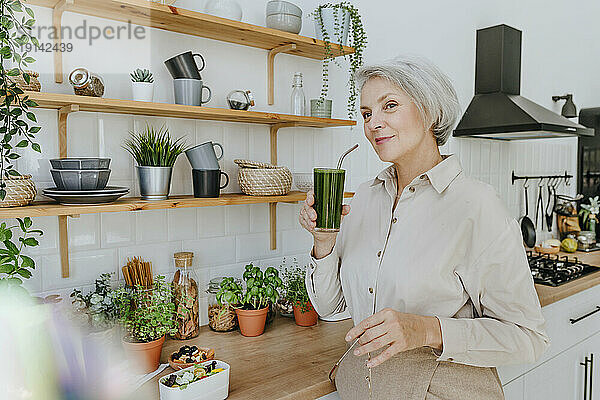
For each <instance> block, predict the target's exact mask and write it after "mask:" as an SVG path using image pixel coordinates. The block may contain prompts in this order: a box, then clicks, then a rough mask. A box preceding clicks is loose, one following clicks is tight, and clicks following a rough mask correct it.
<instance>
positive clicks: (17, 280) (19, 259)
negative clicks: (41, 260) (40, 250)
mask: <svg viewBox="0 0 600 400" xmlns="http://www.w3.org/2000/svg"><path fill="white" fill-rule="evenodd" d="M17 221H18V222H19V225H15V226H7V225H6V222H2V223H1V224H0V242H1V243H2V246H3V248H0V287H11V288H21V289H23V290H25V289H24V288H23V287H22V286H21V284H22V283H23V279H22V278H25V279H29V278H31V271H32V270H34V269H35V261H33V259H32V258H31V257H29V256H26V255H25V254H23V252H24V250H25V249H26V248H28V247H35V246H38V245H39V242H38V240H37V239H36V238H35V237H34V236H36V235H37V236H41V235H42V234H43V232H42V231H41V230H39V229H31V226H32V225H33V223H32V222H31V218H29V217H25V218H23V219H21V218H17ZM13 230H15V231H19V230H20V232H19V236H18V240H17V243H15V242H14V241H13V240H14V238H15V237H16V236H14V235H13Z"/></svg>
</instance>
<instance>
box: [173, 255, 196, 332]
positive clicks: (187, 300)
mask: <svg viewBox="0 0 600 400" xmlns="http://www.w3.org/2000/svg"><path fill="white" fill-rule="evenodd" d="M173 257H174V258H175V275H174V276H173V303H174V304H175V313H176V320H177V332H176V333H175V334H174V335H173V337H174V338H175V339H191V338H194V337H196V336H198V334H199V333H200V313H199V308H198V307H199V304H198V277H197V276H196V273H195V272H194V269H193V268H192V260H193V257H194V253H192V252H190V251H182V252H179V253H175V254H173Z"/></svg>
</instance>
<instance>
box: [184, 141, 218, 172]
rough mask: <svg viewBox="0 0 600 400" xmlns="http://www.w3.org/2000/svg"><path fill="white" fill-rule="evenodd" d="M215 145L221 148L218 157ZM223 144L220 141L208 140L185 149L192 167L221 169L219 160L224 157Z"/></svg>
mask: <svg viewBox="0 0 600 400" xmlns="http://www.w3.org/2000/svg"><path fill="white" fill-rule="evenodd" d="M215 146H216V147H218V148H219V149H220V150H221V154H220V155H219V156H218V157H217V154H216V153H215ZM223 154H224V152H223V146H221V144H220V143H216V142H215V143H213V142H206V143H202V144H199V145H197V146H194V147H192V148H190V149H187V150H186V151H185V155H186V157H187V158H188V161H189V162H190V165H191V166H192V169H212V170H215V169H220V167H219V160H220V159H221V158H223Z"/></svg>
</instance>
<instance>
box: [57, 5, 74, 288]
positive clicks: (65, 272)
mask: <svg viewBox="0 0 600 400" xmlns="http://www.w3.org/2000/svg"><path fill="white" fill-rule="evenodd" d="M63 2H64V0H63V1H62V2H61V3H63ZM56 53H58V52H55V54H56ZM55 60H56V59H55ZM76 111H79V105H77V104H70V105H68V106H64V107H62V108H60V109H59V110H58V154H59V157H60V158H66V157H67V117H68V116H69V114H70V113H72V112H76ZM72 217H74V218H77V217H79V215H76V214H74V215H72ZM58 241H59V249H60V265H61V274H62V277H63V278H68V277H69V233H68V230H67V216H66V215H59V216H58Z"/></svg>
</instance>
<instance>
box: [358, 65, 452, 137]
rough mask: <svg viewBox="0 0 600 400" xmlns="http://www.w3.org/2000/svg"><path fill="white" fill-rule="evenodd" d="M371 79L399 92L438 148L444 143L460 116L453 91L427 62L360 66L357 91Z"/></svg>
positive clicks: (447, 79) (434, 67)
mask: <svg viewBox="0 0 600 400" xmlns="http://www.w3.org/2000/svg"><path fill="white" fill-rule="evenodd" d="M375 77H380V78H385V79H387V80H388V81H390V82H391V83H393V84H394V85H396V86H398V87H399V88H400V89H402V90H403V91H404V92H405V93H406V94H407V95H408V96H409V97H410V98H411V99H412V101H413V102H414V104H415V105H416V106H417V108H418V109H419V112H420V113H421V118H422V120H423V125H424V126H425V128H427V129H431V131H432V132H433V135H434V136H435V139H436V141H437V144H438V146H442V145H444V144H445V143H446V141H447V140H448V137H449V136H450V133H452V128H453V127H454V124H455V123H456V121H457V119H458V117H459V115H460V106H459V104H458V98H457V97H456V91H455V90H454V87H453V86H452V82H451V81H450V78H448V77H447V76H446V74H444V73H443V72H442V71H441V70H440V69H439V68H438V67H436V66H435V65H434V64H433V63H431V62H430V61H428V60H426V59H424V58H417V57H398V58H395V59H394V60H391V61H388V62H385V63H383V64H374V65H368V66H363V67H361V68H360V69H359V70H358V71H356V73H355V74H354V79H355V81H356V85H357V87H358V88H359V89H360V90H362V88H363V85H364V84H365V83H366V82H367V81H368V80H369V79H371V78H375Z"/></svg>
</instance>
